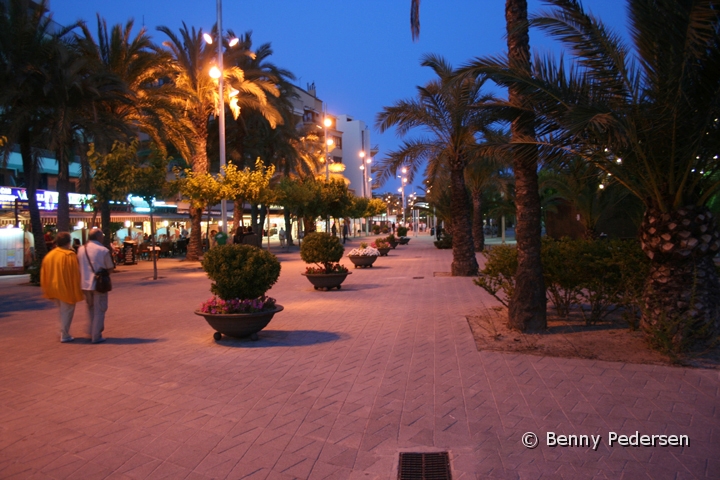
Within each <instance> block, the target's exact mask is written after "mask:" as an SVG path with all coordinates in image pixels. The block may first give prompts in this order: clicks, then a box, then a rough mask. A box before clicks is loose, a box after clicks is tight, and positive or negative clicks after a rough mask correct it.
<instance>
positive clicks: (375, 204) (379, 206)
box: [363, 198, 387, 217]
mask: <svg viewBox="0 0 720 480" xmlns="http://www.w3.org/2000/svg"><path fill="white" fill-rule="evenodd" d="M386 211H387V203H385V202H384V201H382V200H381V199H379V198H371V199H370V200H369V201H368V206H367V208H366V209H365V215H363V217H374V216H375V215H380V214H382V213H385V212H386Z"/></svg>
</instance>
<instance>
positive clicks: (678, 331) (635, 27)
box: [501, 0, 720, 349]
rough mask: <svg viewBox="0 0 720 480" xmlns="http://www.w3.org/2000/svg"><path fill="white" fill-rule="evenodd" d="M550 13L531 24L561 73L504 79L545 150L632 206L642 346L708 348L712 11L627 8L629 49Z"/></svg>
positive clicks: (716, 82)
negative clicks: (585, 169) (604, 181)
mask: <svg viewBox="0 0 720 480" xmlns="http://www.w3.org/2000/svg"><path fill="white" fill-rule="evenodd" d="M550 3H551V4H552V5H553V6H554V7H555V8H554V9H552V10H550V11H548V12H544V13H542V14H540V15H538V16H537V17H536V18H534V19H533V22H534V23H535V24H536V25H538V26H539V27H540V28H542V29H543V30H545V31H547V32H549V33H550V34H551V35H552V36H553V37H555V38H557V39H559V40H560V41H561V42H562V43H563V44H564V45H565V46H566V47H567V48H568V50H569V51H571V52H572V53H573V64H572V65H571V66H570V67H569V68H568V67H567V66H566V65H565V64H566V62H565V61H564V60H562V59H555V58H552V57H550V56H548V57H546V58H544V59H539V60H538V61H537V65H536V67H535V71H534V72H533V73H534V75H533V76H532V77H531V76H528V75H526V74H521V75H519V74H518V73H519V72H514V71H512V70H506V71H507V72H508V73H509V74H510V76H512V77H514V78H516V79H517V78H520V79H521V80H522V82H523V84H524V88H525V92H526V94H527V95H528V96H529V97H531V98H532V101H533V106H534V108H535V112H536V113H537V115H538V118H539V120H540V125H541V128H542V131H543V133H545V134H546V135H547V137H548V139H551V140H552V142H553V144H552V146H556V145H558V146H561V147H564V149H566V150H567V151H569V152H570V154H571V155H580V156H582V157H583V158H585V159H586V160H587V161H589V162H591V163H593V164H594V165H596V166H597V167H599V168H601V169H602V170H604V171H605V172H606V173H608V174H610V175H612V177H613V178H614V179H615V181H617V182H619V183H621V184H622V185H624V186H625V187H626V188H627V189H628V190H629V191H630V192H632V193H633V194H634V195H635V196H637V197H638V198H639V199H640V200H641V201H642V202H643V203H644V205H645V215H644V217H643V221H642V224H641V227H640V233H641V240H642V247H643V250H644V251H645V253H646V254H647V255H648V256H649V257H650V259H651V272H650V275H649V277H648V279H647V282H646V286H645V291H644V303H645V308H644V310H643V318H642V324H643V327H644V328H645V330H646V331H647V332H649V333H650V334H651V338H654V339H655V340H656V341H657V340H658V339H664V340H663V341H664V342H665V343H666V344H667V345H666V346H669V347H672V348H675V349H682V348H686V347H689V346H692V345H697V344H698V343H701V342H702V341H704V340H706V339H713V338H717V335H718V333H719V332H720V295H719V294H718V292H720V282H719V281H718V275H717V271H716V270H715V267H714V264H713V259H712V257H713V256H714V255H715V253H716V252H717V251H718V250H720V232H719V231H718V227H717V223H716V220H715V218H714V216H713V215H712V214H711V213H710V211H709V209H708V206H707V205H708V202H709V200H710V199H711V198H712V196H713V195H715V194H716V193H717V192H718V190H719V189H720V168H718V167H719V166H720V163H719V162H718V161H717V160H718V155H719V154H720V121H719V120H718V118H719V117H720V11H719V10H718V7H717V2H715V1H713V0H652V1H651V0H630V1H629V2H628V18H629V24H630V32H631V38H632V44H631V46H628V45H626V44H625V43H624V42H623V41H622V40H621V39H620V38H619V37H618V36H617V35H614V34H613V33H612V32H610V31H609V30H608V29H607V28H606V27H605V26H604V25H603V24H602V22H600V21H599V20H598V19H595V18H594V17H591V16H590V15H588V14H586V13H585V12H584V11H583V9H582V6H581V5H580V4H579V2H577V1H575V0H552V1H551V2H550ZM501 70H502V69H501ZM506 79H507V77H506ZM551 136H552V137H551ZM548 143H549V142H548Z"/></svg>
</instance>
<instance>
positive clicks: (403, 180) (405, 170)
mask: <svg viewBox="0 0 720 480" xmlns="http://www.w3.org/2000/svg"><path fill="white" fill-rule="evenodd" d="M402 173H403V175H405V174H406V173H407V168H406V167H402ZM400 178H401V180H402V182H401V184H400V193H401V194H402V217H403V227H404V226H405V184H406V183H407V177H400Z"/></svg>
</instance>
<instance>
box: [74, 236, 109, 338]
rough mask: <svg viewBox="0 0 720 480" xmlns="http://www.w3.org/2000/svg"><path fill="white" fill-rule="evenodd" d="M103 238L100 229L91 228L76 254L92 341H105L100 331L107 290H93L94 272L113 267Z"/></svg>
mask: <svg viewBox="0 0 720 480" xmlns="http://www.w3.org/2000/svg"><path fill="white" fill-rule="evenodd" d="M104 238H105V236H104V235H103V233H102V230H100V229H99V228H96V229H93V230H92V231H91V232H90V234H89V235H88V242H87V243H86V244H85V246H84V247H82V248H80V249H79V250H78V255H77V256H78V262H79V263H80V288H81V289H82V291H83V294H84V295H85V302H86V304H87V309H88V317H89V318H90V327H89V330H90V336H91V340H92V343H100V342H104V341H105V338H103V336H102V332H103V330H104V329H105V312H106V311H107V308H108V294H107V292H106V293H100V292H96V291H95V272H98V271H100V269H101V268H104V269H106V270H108V271H109V272H112V271H113V270H114V269H115V264H114V263H113V261H112V255H111V254H110V250H108V249H107V248H106V247H105V246H104V245H103V240H104ZM90 264H92V266H91V265H90Z"/></svg>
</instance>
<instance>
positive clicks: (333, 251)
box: [300, 232, 345, 273]
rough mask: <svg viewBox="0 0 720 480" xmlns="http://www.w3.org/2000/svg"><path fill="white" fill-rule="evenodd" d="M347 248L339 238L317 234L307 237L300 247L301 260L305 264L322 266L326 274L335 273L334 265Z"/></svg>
mask: <svg viewBox="0 0 720 480" xmlns="http://www.w3.org/2000/svg"><path fill="white" fill-rule="evenodd" d="M344 252H345V248H344V247H343V246H342V243H340V239H339V238H338V237H334V236H332V235H330V234H328V233H322V232H316V233H311V234H310V235H308V236H306V237H305V239H304V240H303V243H302V246H301V247H300V258H302V261H303V262H305V263H314V264H316V265H317V266H318V267H320V266H322V268H323V269H324V270H325V272H326V273H332V272H333V266H334V265H333V264H336V263H337V262H339V261H340V259H341V258H342V257H343V253H344Z"/></svg>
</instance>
